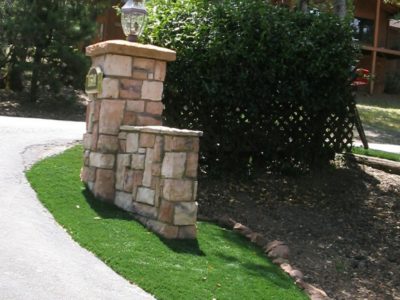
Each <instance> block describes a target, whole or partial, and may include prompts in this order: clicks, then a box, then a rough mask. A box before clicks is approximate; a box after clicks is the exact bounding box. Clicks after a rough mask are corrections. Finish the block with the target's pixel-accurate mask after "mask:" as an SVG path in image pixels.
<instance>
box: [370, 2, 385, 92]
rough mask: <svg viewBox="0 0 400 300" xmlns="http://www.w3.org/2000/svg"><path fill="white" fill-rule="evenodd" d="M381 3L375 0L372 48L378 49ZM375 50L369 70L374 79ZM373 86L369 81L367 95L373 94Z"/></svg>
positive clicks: (373, 83)
mask: <svg viewBox="0 0 400 300" xmlns="http://www.w3.org/2000/svg"><path fill="white" fill-rule="evenodd" d="M381 1H382V0H376V12H375V26H374V48H375V49H376V48H378V43H379V27H380V20H381ZM376 53H377V52H376V50H373V51H372V70H371V75H372V76H373V78H376V74H375V73H376ZM374 85H375V82H374V80H371V83H370V85H369V93H370V94H373V92H374Z"/></svg>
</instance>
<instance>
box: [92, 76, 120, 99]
mask: <svg viewBox="0 0 400 300" xmlns="http://www.w3.org/2000/svg"><path fill="white" fill-rule="evenodd" d="M118 96H119V82H118V79H112V78H104V79H103V82H102V92H101V93H100V94H98V95H97V98H99V99H100V98H111V99H117V98H118Z"/></svg>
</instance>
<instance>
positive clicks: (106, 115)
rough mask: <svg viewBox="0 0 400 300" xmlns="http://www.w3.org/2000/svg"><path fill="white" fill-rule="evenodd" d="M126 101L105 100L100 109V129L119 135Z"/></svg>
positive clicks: (102, 131)
mask: <svg viewBox="0 0 400 300" xmlns="http://www.w3.org/2000/svg"><path fill="white" fill-rule="evenodd" d="M124 109H125V101H117V100H114V101H113V100H103V103H102V105H101V110H100V121H99V131H100V133H104V134H113V135H117V134H118V132H119V128H120V126H121V123H122V118H123V116H124Z"/></svg>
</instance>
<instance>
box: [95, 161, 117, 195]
mask: <svg viewBox="0 0 400 300" xmlns="http://www.w3.org/2000/svg"><path fill="white" fill-rule="evenodd" d="M114 183H115V178H114V171H113V170H104V169H97V171H96V182H95V184H94V187H93V192H94V195H95V196H96V197H98V198H101V199H103V200H106V201H107V202H113V201H114V194H115V188H114Z"/></svg>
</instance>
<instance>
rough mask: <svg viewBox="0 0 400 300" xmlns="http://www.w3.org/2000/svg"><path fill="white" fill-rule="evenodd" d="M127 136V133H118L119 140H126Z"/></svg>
mask: <svg viewBox="0 0 400 300" xmlns="http://www.w3.org/2000/svg"><path fill="white" fill-rule="evenodd" d="M127 135H128V133H127V132H125V131H121V132H120V133H118V138H119V139H120V140H126V136H127Z"/></svg>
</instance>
